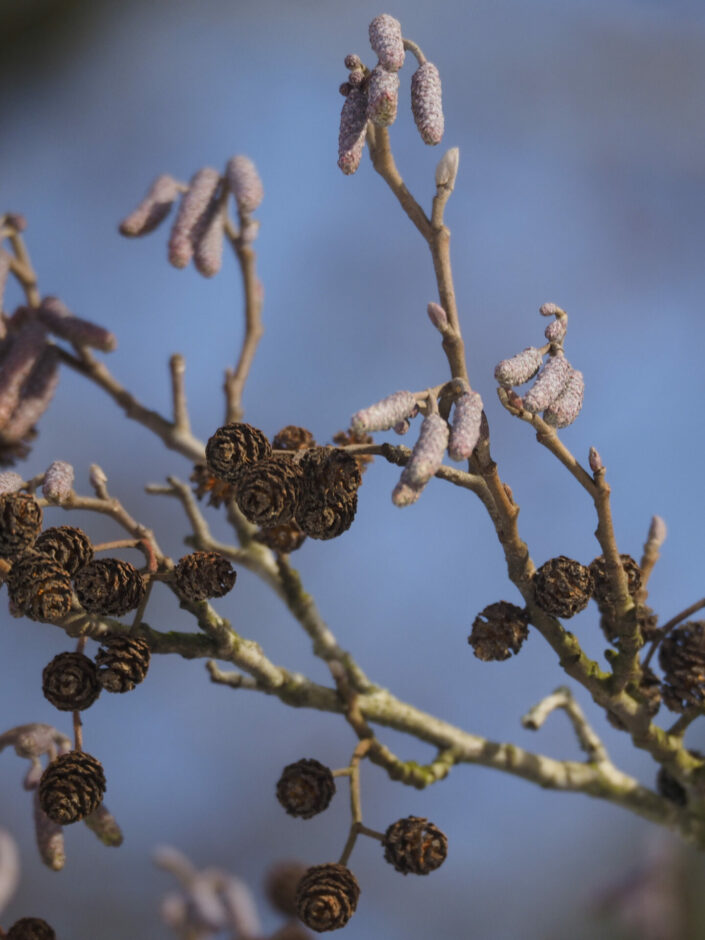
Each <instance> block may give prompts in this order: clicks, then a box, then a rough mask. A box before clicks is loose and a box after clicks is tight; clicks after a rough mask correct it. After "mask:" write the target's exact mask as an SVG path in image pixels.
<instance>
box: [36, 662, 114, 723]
mask: <svg viewBox="0 0 705 940" xmlns="http://www.w3.org/2000/svg"><path fill="white" fill-rule="evenodd" d="M42 692H43V693H44V698H46V699H48V700H49V701H50V702H51V704H52V705H53V706H54V707H55V708H58V709H59V710H60V711H62V712H71V711H83V710H84V709H86V708H90V706H91V705H92V704H93V702H95V700H96V699H97V698H98V696H99V695H100V683H99V682H98V670H97V669H96V665H95V663H94V662H93V660H92V659H89V658H88V656H85V655H84V654H83V653H59V655H58V656H55V657H54V658H53V659H52V661H51V662H50V663H47V665H46V666H45V667H44V671H43V672H42Z"/></svg>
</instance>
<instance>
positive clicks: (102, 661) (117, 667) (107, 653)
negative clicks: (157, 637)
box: [95, 633, 151, 693]
mask: <svg viewBox="0 0 705 940" xmlns="http://www.w3.org/2000/svg"><path fill="white" fill-rule="evenodd" d="M101 643H102V647H103V648H101V649H100V650H98V653H97V655H96V658H95V661H96V665H97V666H98V667H99V668H98V682H99V683H100V685H101V686H102V687H103V688H104V689H105V691H106V692H118V693H123V692H131V691H132V690H133V689H134V688H135V686H136V685H139V684H140V682H142V681H143V680H144V678H145V676H146V675H147V670H148V669H149V661H150V658H151V651H150V648H149V643H147V641H146V640H143V639H142V638H141V637H137V636H129V635H128V634H126V633H122V634H117V635H115V636H107V637H104V638H103V639H102V640H101Z"/></svg>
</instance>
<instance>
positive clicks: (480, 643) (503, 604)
mask: <svg viewBox="0 0 705 940" xmlns="http://www.w3.org/2000/svg"><path fill="white" fill-rule="evenodd" d="M528 622H529V615H528V613H527V612H526V611H525V610H522V609H521V608H520V607H516V606H515V605H514V604H510V603H509V602H508V601H497V602H496V603H495V604H490V605H489V606H488V607H485V609H484V610H482V611H480V613H479V614H478V615H477V617H475V619H474V621H473V624H472V633H471V634H470V636H469V637H468V643H469V644H470V646H472V648H473V651H474V653H475V656H477V658H478V659H482V660H484V661H485V662H489V661H491V660H494V661H501V660H504V659H509V657H510V656H511V655H512V653H518V652H519V650H520V649H521V646H522V643H523V642H524V640H525V639H526V638H527V636H528V635H529V631H528V629H527V624H528Z"/></svg>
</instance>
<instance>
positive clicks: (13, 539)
mask: <svg viewBox="0 0 705 940" xmlns="http://www.w3.org/2000/svg"><path fill="white" fill-rule="evenodd" d="M41 528H42V508H41V506H40V505H39V503H38V502H37V501H36V499H35V498H34V497H33V496H30V495H29V493H3V494H2V495H1V496H0V558H11V557H12V556H13V555H19V554H21V553H22V552H24V551H25V550H26V549H28V548H29V547H30V546H31V545H33V544H34V540H35V539H36V537H37V536H38V535H39V532H40V531H41Z"/></svg>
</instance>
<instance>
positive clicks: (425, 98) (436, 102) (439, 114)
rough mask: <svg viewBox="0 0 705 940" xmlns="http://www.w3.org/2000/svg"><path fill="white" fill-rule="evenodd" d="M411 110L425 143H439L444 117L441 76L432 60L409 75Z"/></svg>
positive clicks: (441, 136)
mask: <svg viewBox="0 0 705 940" xmlns="http://www.w3.org/2000/svg"><path fill="white" fill-rule="evenodd" d="M411 111H412V114H413V115H414V121H415V122H416V127H417V128H418V131H419V134H421V139H422V140H423V142H424V143H425V144H431V145H434V144H440V142H441V140H442V138H443V130H444V124H445V122H444V118H443V102H442V98H441V76H440V74H439V72H438V69H437V68H436V66H435V65H434V64H433V63H432V62H424V64H423V65H420V66H419V67H418V68H417V69H416V71H415V72H414V74H413V75H412V77H411Z"/></svg>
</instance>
